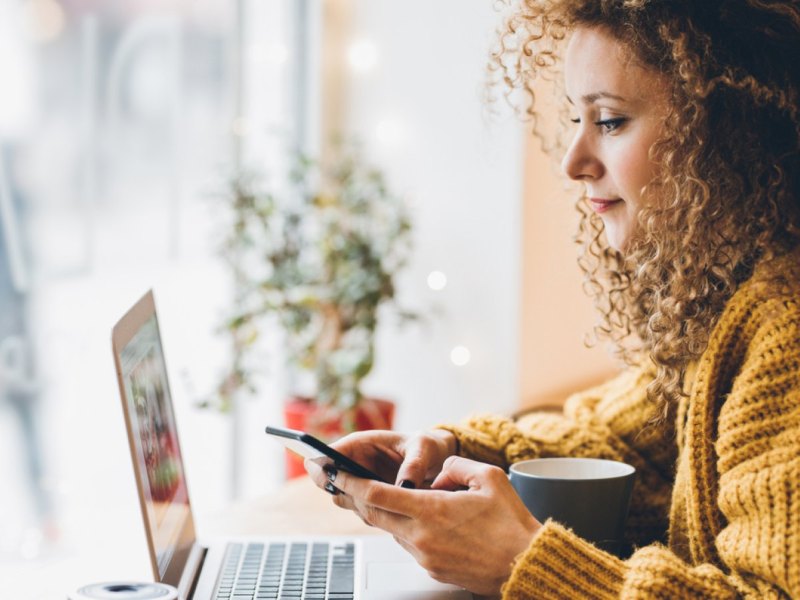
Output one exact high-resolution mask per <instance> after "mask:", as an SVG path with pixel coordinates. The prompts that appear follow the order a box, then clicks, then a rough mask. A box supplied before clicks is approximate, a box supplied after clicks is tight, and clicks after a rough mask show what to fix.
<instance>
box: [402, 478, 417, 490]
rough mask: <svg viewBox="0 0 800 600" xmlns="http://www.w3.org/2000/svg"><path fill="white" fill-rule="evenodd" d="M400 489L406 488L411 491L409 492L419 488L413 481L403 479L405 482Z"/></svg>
mask: <svg viewBox="0 0 800 600" xmlns="http://www.w3.org/2000/svg"><path fill="white" fill-rule="evenodd" d="M400 487H402V488H406V489H409V490H415V489H417V486H416V485H414V482H413V481H411V480H410V479H403V481H401V482H400Z"/></svg>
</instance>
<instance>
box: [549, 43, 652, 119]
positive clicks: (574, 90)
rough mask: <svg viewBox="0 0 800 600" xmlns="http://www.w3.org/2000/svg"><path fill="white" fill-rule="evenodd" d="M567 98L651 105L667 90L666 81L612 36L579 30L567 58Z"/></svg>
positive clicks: (580, 101) (569, 44)
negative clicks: (641, 102)
mask: <svg viewBox="0 0 800 600" xmlns="http://www.w3.org/2000/svg"><path fill="white" fill-rule="evenodd" d="M564 76H565V86H566V91H567V96H568V97H569V98H570V100H571V101H572V102H573V103H575V104H578V103H584V104H589V103H592V102H594V101H596V100H598V99H611V100H617V101H620V102H623V101H624V102H639V101H648V102H649V101H651V100H652V99H653V98H654V96H660V95H662V94H663V92H664V89H665V83H666V82H665V78H664V76H663V75H662V74H660V73H658V72H657V71H655V70H654V69H650V68H647V67H645V66H643V65H642V64H641V62H639V61H637V60H636V59H635V57H634V55H633V53H632V52H631V50H630V49H629V48H628V47H626V46H625V45H624V44H623V43H621V42H620V41H619V40H617V39H616V38H614V37H613V36H612V35H611V34H610V33H607V32H606V31H605V30H603V29H601V28H596V27H578V28H576V29H575V30H574V31H573V33H572V35H571V36H570V39H569V43H568V45H567V50H566V54H565V62H564Z"/></svg>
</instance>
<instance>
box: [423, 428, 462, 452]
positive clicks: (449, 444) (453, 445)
mask: <svg viewBox="0 0 800 600" xmlns="http://www.w3.org/2000/svg"><path fill="white" fill-rule="evenodd" d="M430 434H431V435H432V436H433V437H435V438H436V440H437V441H438V442H439V443H440V444H441V445H442V447H443V448H444V458H447V457H448V456H453V455H456V454H458V450H459V444H458V438H457V437H456V436H455V435H454V434H453V433H452V432H451V431H448V430H447V429H433V430H431V431H430Z"/></svg>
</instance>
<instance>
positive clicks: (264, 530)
mask: <svg viewBox="0 0 800 600" xmlns="http://www.w3.org/2000/svg"><path fill="white" fill-rule="evenodd" d="M199 533H200V535H201V536H203V537H206V536H214V537H216V536H224V535H306V534H317V535H370V534H381V533H383V532H381V531H380V530H379V529H375V528H374V527H369V526H368V525H366V524H365V523H364V522H363V521H362V520H361V519H360V518H358V517H357V516H356V515H355V514H354V513H352V512H351V511H349V510H343V509H341V508H339V507H338V506H336V505H335V504H334V503H333V501H332V500H331V496H330V495H329V494H327V493H326V492H324V491H323V490H321V489H319V488H318V487H317V486H315V485H314V484H313V483H312V482H311V479H309V478H308V477H307V476H303V477H298V478H297V479H293V480H291V481H288V482H286V484H285V485H284V486H283V487H282V488H281V489H279V490H277V491H276V492H275V493H273V494H270V495H267V496H262V497H260V498H258V499H255V500H248V501H245V502H239V503H236V504H234V505H233V506H232V507H231V508H230V509H228V510H226V511H224V512H222V513H220V514H218V515H213V516H206V517H205V518H204V519H203V520H202V523H201V524H200V531H199Z"/></svg>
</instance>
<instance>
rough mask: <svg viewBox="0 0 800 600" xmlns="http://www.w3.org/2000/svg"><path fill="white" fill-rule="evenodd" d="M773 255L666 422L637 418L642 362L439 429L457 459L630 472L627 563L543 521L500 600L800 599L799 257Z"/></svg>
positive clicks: (734, 302)
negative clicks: (514, 408) (526, 405)
mask: <svg viewBox="0 0 800 600" xmlns="http://www.w3.org/2000/svg"><path fill="white" fill-rule="evenodd" d="M782 260H783V263H780V262H779V263H778V264H777V265H773V268H772V272H773V273H774V271H775V269H776V268H779V269H781V270H783V272H784V273H785V275H786V277H785V279H784V282H783V285H782V286H781V287H776V286H774V285H767V284H766V283H764V282H765V280H766V277H765V276H763V274H764V273H765V272H766V271H767V270H765V269H763V268H762V270H761V271H757V273H756V275H755V276H754V277H753V278H752V279H751V281H750V282H748V283H746V284H745V285H744V286H742V287H741V288H740V289H739V290H738V291H737V292H736V294H735V295H734V297H733V298H732V299H731V301H730V302H729V303H728V305H727V307H726V308H725V311H724V313H723V314H722V316H721V317H720V319H719V321H718V322H717V325H716V326H715V327H714V330H713V331H712V333H711V338H710V343H709V346H708V348H707V350H706V352H705V353H704V354H703V356H702V357H701V358H700V360H699V361H698V362H697V363H696V364H695V365H693V368H692V369H691V371H690V373H689V375H688V376H687V382H686V387H687V390H688V392H689V394H688V398H687V399H686V400H685V401H684V402H682V403H681V406H680V407H677V408H676V410H675V411H674V412H675V418H674V419H671V420H670V424H669V425H666V426H665V425H660V426H653V425H649V424H648V422H649V420H650V419H651V417H652V416H653V407H652V405H651V403H649V402H648V400H647V399H646V395H645V387H646V385H647V383H648V381H650V380H651V378H652V372H650V370H649V369H647V368H642V369H639V370H631V371H628V372H625V373H623V374H622V375H621V376H619V377H618V378H616V379H614V380H612V381H611V382H609V383H607V384H605V385H603V386H600V387H598V388H595V389H592V390H589V391H587V392H585V393H581V394H578V395H576V396H573V397H571V398H570V399H568V401H567V403H566V404H565V408H564V414H563V415H551V414H538V415H535V418H532V419H529V420H528V423H529V424H528V426H526V427H525V428H524V429H523V428H522V427H521V426H518V425H517V424H515V423H514V422H512V421H511V420H509V419H506V418H502V417H498V416H481V417H475V418H472V419H470V420H469V421H468V422H466V423H465V424H464V425H463V426H454V427H449V426H446V427H444V428H445V429H448V430H450V431H452V432H453V433H454V434H455V435H456V437H457V438H458V441H459V443H460V453H461V454H462V455H463V456H466V457H469V458H473V459H476V460H481V461H485V462H489V463H492V464H496V465H499V466H502V467H507V466H508V465H509V464H511V463H513V462H515V461H518V460H524V459H528V458H534V457H540V456H589V457H601V458H611V459H616V460H622V461H625V462H628V463H630V464H633V465H635V466H636V469H637V471H638V474H637V477H638V480H637V483H636V486H635V488H634V497H633V500H632V504H631V510H630V516H629V521H628V525H627V535H628V538H629V539H630V540H631V541H633V543H634V544H635V546H636V550H635V552H634V553H633V555H632V556H631V557H630V558H628V559H627V560H620V559H618V558H616V557H615V556H612V555H610V554H607V553H605V552H602V551H600V550H598V549H597V548H595V547H594V546H593V545H592V544H590V543H589V542H587V541H585V540H583V539H581V538H580V537H578V536H576V535H575V534H573V533H572V532H571V531H569V530H568V529H566V528H564V527H562V526H560V525H559V524H557V523H554V522H552V521H548V522H547V523H545V525H544V526H543V527H542V528H541V529H540V530H539V532H538V533H537V535H536V536H535V537H534V539H533V541H532V542H531V544H530V546H529V547H528V549H527V550H526V551H525V552H523V553H522V554H521V555H520V556H519V557H518V558H517V559H516V561H515V564H514V567H513V572H512V574H511V577H510V579H509V580H508V581H507V582H506V584H505V586H504V588H503V597H504V598H506V599H518V598H563V599H570V600H573V599H576V598H593V599H594V598H598V599H603V598H664V599H688V598H798V599H800V284H798V281H797V279H798V276H797V267H796V265H797V263H796V261H797V254H795V255H794V257H792V256H789V257H784V258H783V259H782ZM759 273H761V275H760V274H759Z"/></svg>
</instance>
